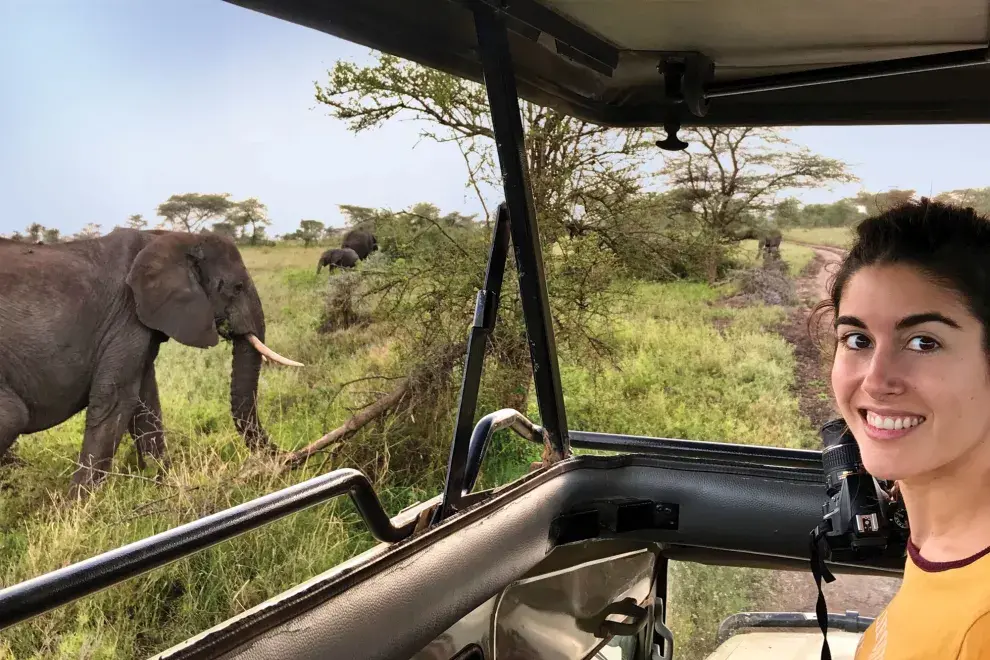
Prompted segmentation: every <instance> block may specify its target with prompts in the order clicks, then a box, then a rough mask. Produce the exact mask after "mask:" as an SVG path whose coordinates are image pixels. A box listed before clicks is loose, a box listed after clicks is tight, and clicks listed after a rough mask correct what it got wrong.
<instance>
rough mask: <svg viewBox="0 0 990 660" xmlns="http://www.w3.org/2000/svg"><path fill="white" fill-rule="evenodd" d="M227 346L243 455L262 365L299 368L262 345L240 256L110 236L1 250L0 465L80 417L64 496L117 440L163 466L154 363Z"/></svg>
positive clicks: (251, 438) (147, 237)
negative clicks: (20, 440) (164, 349)
mask: <svg viewBox="0 0 990 660" xmlns="http://www.w3.org/2000/svg"><path fill="white" fill-rule="evenodd" d="M221 336H222V337H224V338H225V339H230V340H232V343H233V366H232V369H231V381H230V407H231V414H232V416H233V419H234V423H235V426H236V427H237V430H238V431H239V432H240V433H241V435H242V436H243V437H244V438H245V440H246V442H247V443H248V445H249V446H250V447H252V448H270V447H271V445H270V442H269V440H268V436H267V435H266V433H265V431H264V429H263V428H262V426H261V424H260V422H259V420H258V408H257V390H258V377H259V372H260V370H261V359H262V356H266V357H267V359H269V360H271V361H273V362H279V363H282V364H287V365H293V366H301V365H300V364H299V363H298V362H293V361H292V360H287V359H286V358H283V357H282V356H280V355H278V354H277V353H275V352H273V351H272V350H271V349H269V348H268V347H267V346H265V345H264V343H263V341H264V338H265V315H264V311H263V309H262V306H261V300H260V298H259V297H258V292H257V290H256V289H255V286H254V283H253V282H252V280H251V276H250V275H249V274H248V271H247V268H246V267H245V266H244V262H243V261H242V260H241V256H240V253H239V252H238V250H237V247H236V246H235V245H234V243H233V242H232V241H230V240H229V239H227V238H225V237H222V236H218V235H216V234H188V233H180V232H166V231H159V230H152V231H137V230H134V229H116V230H114V231H113V232H111V233H110V234H108V235H106V236H104V237H102V238H97V239H91V240H80V241H73V242H69V243H62V244H55V245H38V246H34V245H31V246H28V245H25V244H23V243H11V242H3V243H2V244H0V456H2V455H3V454H5V453H6V452H7V450H8V449H9V448H10V446H11V445H12V444H13V442H14V441H15V440H16V439H17V437H18V436H19V435H21V434H25V433H35V432H37V431H42V430H44V429H48V428H51V427H53V426H55V425H57V424H60V423H62V422H64V421H65V420H67V419H69V418H70V417H72V416H73V415H75V414H76V413H78V412H80V411H82V410H83V409H85V410H86V425H85V433H84V436H83V442H82V451H81V453H80V457H79V466H78V468H77V469H76V471H75V473H74V474H73V475H72V486H71V489H70V495H72V496H76V495H79V494H80V493H81V492H82V491H84V490H85V489H86V488H88V487H90V486H94V485H95V484H96V483H98V482H99V481H100V480H101V478H102V476H103V475H104V474H105V473H106V471H107V470H108V469H109V467H110V465H111V463H112V460H113V456H114V454H115V453H116V450H117V446H118V444H119V443H120V440H121V437H122V435H123V433H124V431H125V430H128V431H129V432H130V434H131V435H132V436H133V437H134V439H135V441H136V442H137V444H138V450H139V455H140V454H143V453H148V454H151V455H153V456H156V457H159V458H161V459H162V462H163V465H167V463H168V460H167V457H166V455H165V454H166V452H165V443H164V436H163V430H162V422H161V420H162V414H161V406H160V404H159V399H158V385H157V382H156V379H155V358H156V357H157V355H158V350H159V347H160V345H161V343H162V342H164V341H168V340H169V339H170V338H171V339H175V340H176V341H178V342H180V343H182V344H185V345H187V346H196V347H199V348H207V347H210V346H215V345H216V344H217V343H218V341H219V338H220V337H221Z"/></svg>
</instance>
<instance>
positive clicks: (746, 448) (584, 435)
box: [569, 431, 824, 478]
mask: <svg viewBox="0 0 990 660" xmlns="http://www.w3.org/2000/svg"><path fill="white" fill-rule="evenodd" d="M569 436H570V439H571V446H572V447H576V448H580V449H598V450H602V451H621V452H632V453H640V454H650V455H653V456H656V455H663V454H666V453H676V455H677V456H678V457H679V458H687V457H689V456H690V455H691V454H694V455H696V456H697V458H698V459H699V460H705V461H710V460H730V461H732V460H738V459H740V458H742V459H745V460H747V461H750V462H752V460H753V459H760V460H761V461H763V463H764V464H765V465H772V466H775V467H796V468H809V467H810V468H812V469H815V470H819V471H820V470H821V469H822V453H821V452H820V451H817V450H814V449H788V448H786V447H768V446H764V445H741V444H734V443H731V442H708V441H704V440H682V439H680V438H651V437H649V436H642V435H618V434H612V433H593V432H590V431H571V432H570V433H569ZM823 478H824V477H823Z"/></svg>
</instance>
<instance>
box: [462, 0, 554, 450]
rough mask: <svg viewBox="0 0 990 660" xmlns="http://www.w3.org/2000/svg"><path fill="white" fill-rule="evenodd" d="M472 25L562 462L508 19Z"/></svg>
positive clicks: (483, 11) (540, 397)
mask: <svg viewBox="0 0 990 660" xmlns="http://www.w3.org/2000/svg"><path fill="white" fill-rule="evenodd" d="M474 20H475V30H476V32H477V36H478V50H479V53H480V56H481V63H482V68H483V70H484V75H485V87H486V88H487V90H488V103H489V107H490V108H491V113H492V126H493V127H494V129H495V142H496V145H497V148H498V159H499V164H500V166H501V169H502V183H503V186H504V188H505V202H506V205H507V207H508V210H509V226H510V230H511V234H512V247H513V251H514V252H515V255H516V268H517V270H518V271H519V293H520V297H521V298H522V307H523V315H524V316H525V319H526V334H527V336H528V338H529V350H530V356H531V358H532V360H533V381H534V385H535V387H536V398H537V401H538V403H539V406H540V418H541V421H542V424H543V427H544V428H545V429H546V430H547V432H548V434H549V440H550V443H551V445H552V449H553V451H554V453H555V454H556V458H562V457H566V456H569V455H570V443H569V441H568V437H567V416H566V415H565V413H564V397H563V393H562V391H561V387H560V367H559V365H558V364H557V346H556V343H555V342H554V336H553V326H552V319H551V316H550V301H549V296H548V294H547V285H546V279H545V275H544V271H543V258H542V254H541V251H540V231H539V226H538V225H537V221H536V210H535V207H534V203H533V192H532V190H531V188H530V182H529V170H528V167H527V164H526V155H525V151H524V147H525V144H524V139H523V126H522V116H521V114H520V111H519V99H518V96H517V91H516V79H515V74H514V72H513V67H512V57H511V53H510V50H509V35H508V32H507V30H506V26H505V20H504V17H503V16H502V15H501V14H500V13H498V12H496V11H495V10H493V9H492V8H491V7H490V6H488V5H486V4H484V3H476V4H475V7H474ZM523 412H525V411H523Z"/></svg>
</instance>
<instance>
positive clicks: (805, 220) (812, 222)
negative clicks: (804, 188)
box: [796, 199, 866, 227]
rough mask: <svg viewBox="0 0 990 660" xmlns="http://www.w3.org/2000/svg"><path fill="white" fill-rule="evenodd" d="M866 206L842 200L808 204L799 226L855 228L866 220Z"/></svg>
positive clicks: (798, 223) (802, 210)
mask: <svg viewBox="0 0 990 660" xmlns="http://www.w3.org/2000/svg"><path fill="white" fill-rule="evenodd" d="M861 208H865V205H862V204H860V205H857V204H856V203H855V201H854V200H849V199H840V200H839V201H837V202H833V203H831V204H808V205H807V206H805V207H804V208H802V209H801V213H800V217H799V219H798V222H797V223H796V225H797V226H801V227H853V226H855V225H857V224H859V223H860V222H862V221H863V220H864V219H865V218H866V213H864V212H863V211H861V210H860V209H861Z"/></svg>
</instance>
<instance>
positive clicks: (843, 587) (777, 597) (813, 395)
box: [762, 245, 901, 617]
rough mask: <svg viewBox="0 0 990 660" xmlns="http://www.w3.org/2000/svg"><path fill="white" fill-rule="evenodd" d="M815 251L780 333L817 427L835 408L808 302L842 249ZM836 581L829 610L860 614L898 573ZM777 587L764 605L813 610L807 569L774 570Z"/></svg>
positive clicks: (884, 598)
mask: <svg viewBox="0 0 990 660" xmlns="http://www.w3.org/2000/svg"><path fill="white" fill-rule="evenodd" d="M807 247H810V248H811V249H812V250H814V251H815V260H814V261H813V262H812V264H811V265H810V266H809V267H808V269H806V270H805V271H804V272H803V273H802V274H801V275H800V277H799V279H798V282H797V290H798V296H799V298H800V299H801V301H802V304H801V305H800V306H799V307H798V309H797V310H795V311H794V313H793V315H792V317H791V319H790V322H789V323H788V325H787V327H786V328H784V329H783V331H782V334H783V335H784V336H785V337H786V338H787V339H788V341H790V342H791V343H792V344H793V345H794V351H795V357H796V358H797V363H798V364H797V383H796V389H797V394H798V397H799V400H800V403H801V411H802V412H803V413H804V414H805V415H808V417H809V418H810V419H811V421H812V424H813V425H814V426H815V428H818V427H820V426H821V424H823V423H824V422H825V421H827V420H828V419H831V418H833V417H834V416H835V415H836V413H835V412H834V406H833V405H832V397H831V395H830V392H829V389H828V375H827V369H826V368H825V361H823V360H822V354H821V352H820V350H819V349H818V348H817V347H816V346H815V344H814V342H812V341H811V338H810V336H809V332H808V325H807V321H808V317H809V314H810V312H811V311H812V308H813V307H814V306H815V305H816V304H817V303H818V302H819V301H820V300H823V299H824V298H826V297H827V296H828V285H829V283H830V280H831V278H832V277H833V276H834V275H835V272H836V270H837V268H838V265H839V262H840V261H841V259H842V257H843V256H845V250H842V249H840V248H834V247H829V246H824V245H808V246H807ZM835 578H836V579H835V582H832V583H831V584H827V585H823V591H824V592H825V601H826V603H827V604H828V609H829V611H830V612H844V611H846V610H856V611H858V612H859V613H860V614H861V615H863V616H871V617H875V616H877V615H878V614H879V613H880V611H881V610H882V609H883V608H884V606H886V604H887V603H888V602H890V599H891V598H893V597H894V594H895V593H897V590H898V588H900V584H901V580H900V579H899V578H887V577H874V576H863V575H836V576H835ZM776 583H777V584H776V587H777V588H776V589H774V593H773V596H772V598H771V599H770V600H769V602H767V603H764V604H762V605H763V606H764V607H765V609H767V610H769V611H778V612H814V611H815V602H816V601H817V599H818V591H817V589H816V587H815V581H814V579H812V576H811V571H810V570H809V571H808V572H805V573H802V572H785V571H781V572H778V573H777V576H776Z"/></svg>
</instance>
